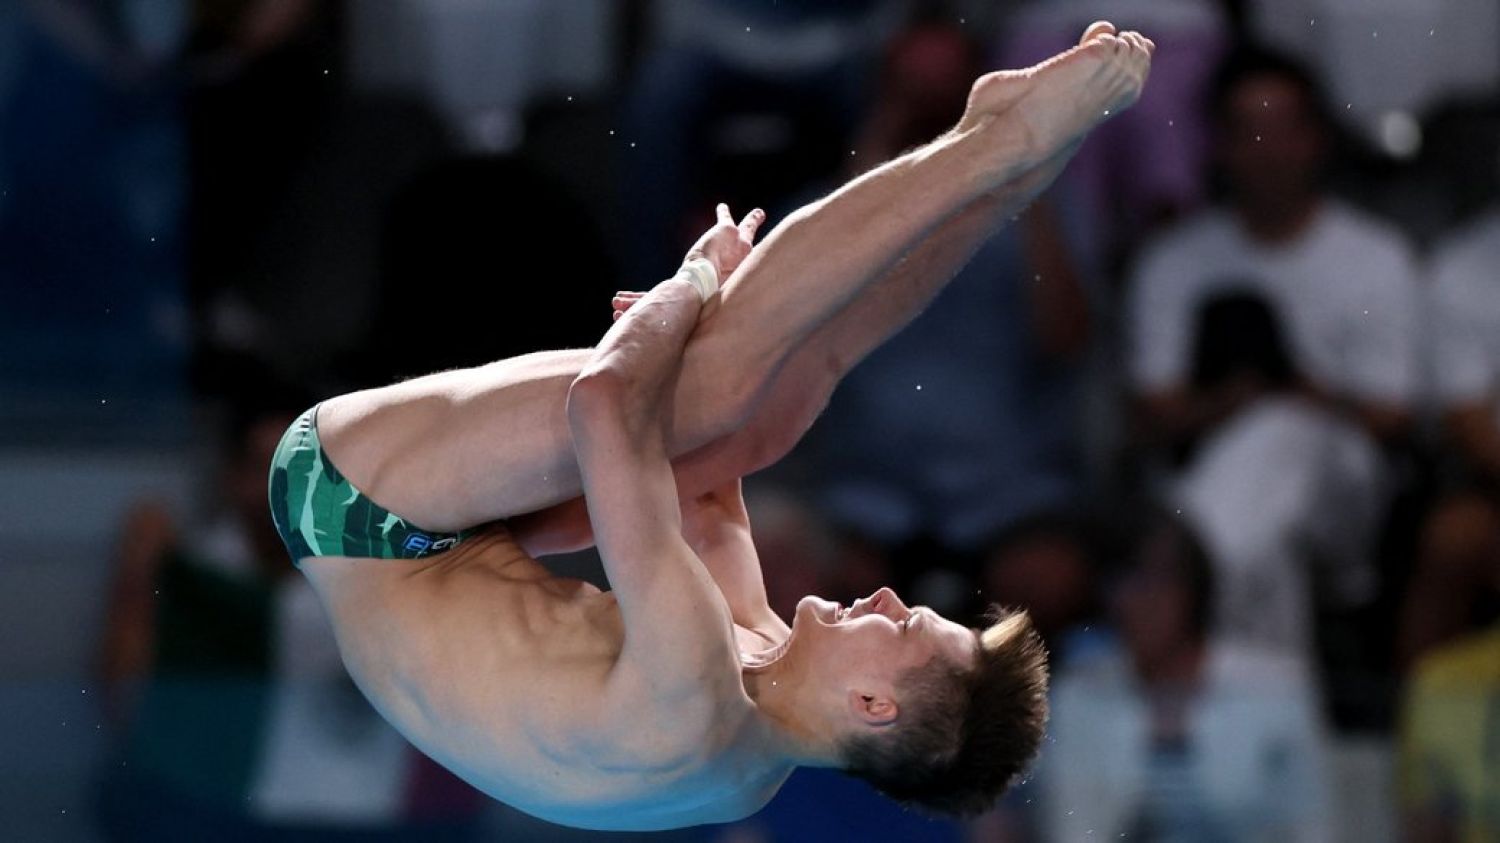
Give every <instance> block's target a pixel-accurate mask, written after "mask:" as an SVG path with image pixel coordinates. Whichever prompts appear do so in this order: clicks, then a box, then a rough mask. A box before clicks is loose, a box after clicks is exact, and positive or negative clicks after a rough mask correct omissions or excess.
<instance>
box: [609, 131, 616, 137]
mask: <svg viewBox="0 0 1500 843" xmlns="http://www.w3.org/2000/svg"><path fill="white" fill-rule="evenodd" d="M609 136H610V137H614V136H615V130H614V129H610V130H609Z"/></svg>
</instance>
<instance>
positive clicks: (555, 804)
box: [270, 23, 1154, 829]
mask: <svg viewBox="0 0 1500 843" xmlns="http://www.w3.org/2000/svg"><path fill="white" fill-rule="evenodd" d="M1153 48H1154V45H1152V43H1151V42H1150V41H1149V40H1147V39H1146V38H1144V37H1142V36H1140V35H1138V34H1136V33H1130V32H1127V33H1122V34H1117V33H1116V31H1115V28H1114V27H1113V26H1111V25H1109V24H1104V23H1101V24H1095V25H1094V26H1092V27H1090V29H1089V30H1088V32H1086V33H1085V34H1084V37H1083V39H1082V40H1081V41H1080V44H1079V46H1078V47H1076V48H1074V49H1073V50H1070V51H1068V52H1065V53H1063V54H1061V55H1059V56H1057V57H1054V58H1053V59H1051V60H1049V61H1047V62H1044V63H1043V64H1041V65H1038V66H1036V67H1033V68H1030V69H1027V70H1023V71H1010V72H1003V73H993V74H989V75H986V76H983V77H981V78H980V79H979V80H978V81H977V82H976V83H975V85H974V88H973V92H972V94H971V96H970V99H969V104H968V108H967V110H966V113H965V114H964V116H963V118H962V120H961V121H960V122H959V124H958V126H957V127H956V128H955V129H954V130H953V131H951V132H950V133H948V134H947V135H945V136H943V137H941V138H939V139H937V140H936V141H934V142H933V143H931V144H930V145H928V146H926V147H923V148H921V149H918V150H915V151H913V152H911V153H909V154H907V155H904V156H902V157H900V158H897V159H895V160H894V161H891V162H889V163H887V164H885V165H884V166H882V167H880V168H878V169H876V170H873V171H871V172H870V173H867V174H866V175H864V176H861V177H860V178H858V179H855V180H854V181H853V182H851V183H850V184H848V185H846V186H844V187H843V188H841V189H840V190H838V191H837V192H835V193H834V194H832V195H831V196H829V197H828V198H826V199H824V200H822V201H820V202H817V203H814V204H813V205H811V206H809V207H807V208H804V209H802V210H800V211H798V212H797V213H795V214H793V215H792V216H791V218H790V219H788V220H787V221H786V222H785V223H784V224H783V225H781V226H780V227H779V228H778V229H777V230H776V231H774V232H773V233H772V234H771V235H770V236H769V237H768V238H767V239H766V241H765V242H764V243H762V244H761V245H760V246H758V247H755V248H753V249H752V248H751V244H752V242H753V239H754V236H755V233H756V229H757V228H758V226H759V225H760V223H761V220H762V217H763V215H762V214H760V213H759V212H755V213H752V214H751V215H750V216H749V217H747V218H746V220H745V221H744V222H742V223H741V224H740V225H739V226H735V225H734V223H733V221H732V219H731V218H730V217H729V215H728V211H727V209H723V208H721V209H720V223H719V225H718V226H716V227H715V228H714V229H713V230H712V231H710V232H709V233H708V234H707V235H705V237H704V238H703V239H702V240H700V241H699V244H698V246H697V247H695V250H694V252H693V253H691V254H690V258H696V259H698V260H696V261H694V262H693V263H692V264H691V265H690V266H688V267H687V268H686V269H685V270H684V272H683V273H680V274H679V276H678V277H676V278H674V279H672V280H669V281H666V282H662V283H661V284H659V285H657V287H656V288H655V289H653V290H652V291H651V292H650V293H648V294H646V295H645V296H644V297H643V298H639V297H635V296H628V295H627V296H622V297H621V298H619V299H617V300H616V302H615V307H616V310H617V312H623V318H617V321H616V323H615V325H614V326H613V327H612V328H611V329H610V331H609V333H608V334H606V335H605V337H604V339H603V341H602V342H601V343H600V345H599V346H598V347H597V349H592V350H590V349H584V350H578V351H556V352H546V353H539V354H532V355H526V356H522V357H518V358H514V359H510V360H502V361H499V362H496V363H492V364H490V365H487V366H482V367H479V368H476V369H467V370H461V371H452V372H444V373H440V374H435V375H430V376H427V377H423V378H418V379H415V380H411V381H407V382H405V383H400V384H396V385H393V386H388V387H384V388H381V389H375V390H369V391H365V392H359V393H353V394H350V395H343V396H340V397H337V398H333V399H331V400H328V401H326V402H324V403H322V404H321V405H320V406H318V407H315V408H314V409H313V410H310V411H308V413H306V414H305V415H304V416H303V417H302V418H301V419H299V420H298V422H297V423H296V424H294V425H293V427H292V428H291V429H290V430H289V431H288V432H287V435H286V437H285V438H284V440H283V442H282V445H281V448H280V449H279V451H278V453H277V457H276V459H275V462H274V464H273V466H272V473H271V490H270V491H271V507H272V512H273V515H274V517H275V520H276V524H277V527H278V529H279V530H280V532H281V535H282V537H283V539H284V540H285V541H286V543H287V546H288V548H289V550H290V551H291V553H292V555H293V557H294V558H295V559H296V560H297V563H298V564H299V566H300V567H301V569H302V571H303V572H304V573H305V574H306V575H307V576H308V578H309V579H310V580H311V581H312V583H313V585H314V586H315V588H316V589H317V592H318V594H319V596H320V597H321V599H322V601H323V604H324V606H325V608H326V609H327V612H328V614H329V616H330V618H331V620H332V622H333V624H334V627H335V629H336V631H337V634H338V640H339V646H340V649H341V651H342V653H343V657H344V661H345V664H346V665H347V666H348V668H349V671H350V673H351V674H352V676H353V677H354V679H355V680H356V682H357V683H358V684H359V686H360V688H361V689H362V690H363V691H364V693H365V694H366V695H367V696H368V697H369V698H370V700H371V701H372V702H373V703H374V705H375V706H376V708H377V709H379V710H380V712H381V713H382V714H383V715H384V716H385V717H386V718H387V719H388V720H390V721H391V723H392V724H394V725H395V726H396V727H397V728H398V729H399V730H400V731H401V732H402V733H403V734H404V735H405V736H406V737H407V738H408V739H410V740H411V742H412V743H414V744H415V745H416V746H417V747H418V748H420V749H421V750H423V751H424V752H426V753H428V754H429V755H431V756H432V757H433V758H434V759H436V760H437V761H439V762H440V763H442V764H444V765H446V766H447V767H449V768H450V769H452V770H453V771H454V772H456V773H457V774H458V775H460V776H462V777H463V778H464V779H466V780H468V781H469V782H471V783H472V784H474V785H475V786H476V787H478V788H480V789H481V790H483V791H485V792H486V793H488V794H490V795H492V796H494V797H495V798H497V799H500V800H502V801H504V802H507V803H509V804H511V805H513V806H515V807H517V808H519V809H521V810H523V811H526V812H528V813H531V814H534V815H536V816H538V817H541V818H544V819H547V820H550V821H553V822H557V823H561V824H566V825H572V826H580V827H586V828H598V829H660V828H671V827H680V826H686V825H693V824H698V823H707V822H724V821H729V820H734V819H737V818H740V817H744V816H746V815H748V814H751V813H753V812H754V811H756V810H757V809H759V808H760V807H761V806H763V805H764V804H765V803H766V802H768V801H769V800H770V798H771V797H772V796H773V795H774V794H775V793H776V791H777V789H778V788H779V787H780V786H781V784H782V782H783V781H785V779H786V777H787V776H788V775H789V774H790V773H791V771H792V770H793V769H794V768H795V767H796V766H798V765H815V766H833V767H840V768H842V769H844V770H845V771H847V772H850V773H852V774H855V775H860V776H863V777H865V778H866V779H868V780H870V781H871V782H872V783H874V784H875V785H876V786H877V787H880V788H881V789H883V790H884V791H885V792H887V793H888V794H890V795H892V796H893V797H895V798H898V799H902V800H904V801H907V802H909V803H913V804H917V805H920V806H923V807H927V808H931V809H935V810H943V811H951V812H956V813H973V812H977V811H980V810H983V809H985V808H987V807H988V806H989V805H990V804H992V803H993V801H994V799H995V798H996V796H998V794H999V793H1000V792H1001V791H1003V789H1004V788H1005V787H1006V786H1007V785H1008V784H1009V783H1010V782H1011V780H1012V779H1013V778H1014V777H1015V776H1016V775H1017V773H1018V772H1019V771H1020V770H1021V769H1023V768H1024V766H1025V765H1026V763H1027V762H1028V761H1029V760H1030V758H1031V757H1032V755H1033V754H1034V753H1035V750H1036V747H1037V744H1038V743H1039V742H1040V740H1041V736H1042V731H1043V727H1044V723H1045V719H1046V698H1045V689H1046V661H1045V654H1044V653H1043V651H1042V648H1041V646H1040V644H1039V643H1038V640H1037V638H1036V635H1035V633H1034V632H1033V631H1031V629H1030V627H1029V624H1028V623H1027V621H1026V618H1025V616H1024V615H1020V614H1015V615H1009V616H1006V617H1003V618H997V619H996V621H995V623H994V624H993V625H992V626H990V627H989V628H988V629H984V630H975V629H969V628H966V627H964V626H961V625H959V624H956V623H953V622H951V621H948V620H945V619H943V618H942V617H939V616H938V615H937V614H936V613H934V612H932V611H930V610H928V609H925V608H923V607H916V608H910V607H908V606H906V605H905V604H904V603H903V602H902V601H901V600H900V599H899V598H898V597H897V596H896V594H895V593H894V592H892V591H890V590H889V589H881V590H880V591H877V592H876V593H874V594H872V595H871V596H869V597H867V598H864V599H861V600H859V601H857V602H855V603H854V605H853V606H851V607H848V608H844V607H840V606H838V605H836V604H833V603H830V602H827V601H824V600H821V599H818V598H815V597H808V598H806V599H804V600H803V601H802V602H801V603H800V604H799V605H798V607H797V610H796V614H795V617H794V618H793V619H792V623H791V625H790V626H788V625H787V624H786V623H784V622H783V621H782V619H780V618H778V617H777V616H776V615H775V614H774V613H773V612H772V611H771V610H770V609H769V608H768V606H767V604H766V596H765V587H764V583H763V581H762V579H761V572H760V564H759V560H758V559H757V558H756V555H755V550H754V548H753V546H752V544H751V541H750V531H749V521H748V519H747V517H746V515H745V510H744V507H743V502H742V500H741V498H740V495H739V478H740V477H742V476H743V475H745V474H746V473H749V472H751V471H753V470H755V469H757V468H760V467H762V466H764V465H766V464H768V463H770V462H772V461H774V460H776V459H779V458H780V457H781V456H782V455H784V454H785V453H786V452H787V451H788V450H789V449H790V448H791V447H792V445H793V444H794V443H795V442H796V441H797V439H798V438H800V437H801V435H802V434H803V433H804V432H805V431H806V429H807V427H808V426H809V425H811V423H812V421H813V420H814V418H815V417H816V416H817V414H818V412H819V411H821V409H822V407H823V406H824V405H825V403H826V401H827V398H828V396H829V394H830V392H831V390H832V389H833V386H834V385H835V384H836V383H837V381H838V380H839V378H840V377H841V376H842V375H843V374H844V373H845V372H847V371H848V370H849V368H850V367H852V366H853V365H854V364H855V363H856V362H857V361H858V360H860V359H861V358H862V357H863V356H864V355H865V354H867V353H868V352H869V351H870V350H871V349H873V348H874V347H875V346H876V345H877V344H879V343H880V342H881V341H882V340H884V339H885V338H886V337H887V336H889V335H890V334H891V333H893V332H894V331H895V330H897V329H898V328H900V327H901V326H902V325H904V324H905V323H906V322H907V321H909V320H910V319H911V318H912V317H913V316H914V315H915V314H916V313H917V312H919V311H920V309H921V308H922V306H923V305H924V304H925V303H926V302H927V301H929V300H930V299H931V298H932V297H933V296H934V295H936V294H937V292H938V291H939V290H940V289H941V288H942V286H943V285H944V284H945V283H946V282H947V281H948V280H949V279H950V278H951V277H952V276H953V274H954V273H955V272H956V271H957V269H958V268H959V267H960V266H962V264H963V263H964V262H965V261H966V260H968V258H969V256H970V255H971V254H972V253H973V251H974V250H975V249H976V248H977V246H978V245H979V243H981V242H982V241H983V239H984V238H985V237H986V236H987V235H989V234H990V233H991V232H993V231H994V230H995V228H996V227H998V226H999V225H1000V224H1002V223H1003V222H1004V221H1005V220H1007V219H1008V218H1009V217H1010V216H1012V215H1014V214H1016V213H1018V212H1019V211H1020V209H1022V208H1023V207H1024V206H1025V205H1026V203H1027V202H1029V201H1030V200H1031V199H1032V198H1033V197H1034V196H1035V195H1036V194H1037V193H1039V192H1040V191H1041V190H1042V189H1043V188H1045V187H1046V186H1047V185H1048V184H1049V183H1050V182H1051V181H1052V180H1053V179H1054V178H1055V177H1056V176H1057V174H1058V173H1059V172H1060V171H1061V169H1062V167H1063V165H1064V164H1065V162H1066V161H1067V160H1068V158H1069V157H1070V156H1071V155H1072V153H1073V152H1074V151H1075V150H1076V148H1077V146H1078V144H1079V143H1080V142H1081V141H1082V139H1083V138H1084V136H1085V135H1086V134H1087V133H1088V132H1089V130H1090V129H1092V128H1093V127H1094V126H1095V125H1097V124H1098V123H1100V122H1101V121H1103V120H1104V119H1106V118H1107V117H1108V116H1109V115H1110V114H1112V113H1114V112H1117V111H1118V110H1120V109H1123V108H1125V107H1127V106H1129V105H1130V104H1131V103H1133V102H1134V101H1135V99H1136V98H1137V97H1138V96H1139V93H1140V90H1141V87H1142V85H1143V84H1144V83H1145V78H1146V74H1147V71H1148V68H1149V66H1150V56H1151V52H1152V50H1153ZM705 262H707V263H710V264H712V265H713V270H705ZM577 270H583V271H586V268H583V267H579V268H574V267H571V266H570V265H569V264H568V262H567V256H566V255H559V256H558V262H557V272H558V275H559V276H563V277H565V275H566V274H567V273H568V272H570V271H577ZM715 270H716V273H715ZM715 274H717V276H718V277H724V278H727V279H728V281H727V283H726V284H725V285H724V287H723V291H722V294H721V295H712V294H711V292H712V287H713V286H714V285H715V284H716V280H717V279H716V278H713V277H712V276H713V275H715ZM705 276H709V277H705ZM548 283H562V281H561V280H560V279H556V278H555V279H548ZM703 299H707V302H706V303H703V304H700V301H702V300H703ZM669 460H671V462H669ZM335 466H336V467H335ZM580 492H583V493H584V495H585V498H586V500H587V507H586V509H585V506H584V504H583V502H582V500H580V499H579V498H578V497H577V496H578V495H579V493H580ZM377 501H378V503H377ZM418 525H420V526H418ZM590 543H597V545H598V547H599V551H600V554H601V556H602V557H603V560H604V567H605V571H606V573H607V575H608V577H609V582H610V585H611V588H612V589H613V590H612V591H608V592H601V591H599V590H598V589H596V588H594V587H592V586H590V585H587V584H585V583H581V582H578V581H576V580H566V579H561V578H558V577H554V576H552V575H551V574H550V573H549V572H548V571H547V570H546V569H544V568H543V567H542V566H541V565H540V564H539V563H537V562H536V560H535V557H536V556H541V555H545V554H548V553H555V552H559V551H563V550H570V549H574V548H577V547H581V546H587V545H588V544H590Z"/></svg>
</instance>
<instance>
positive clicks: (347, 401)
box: [318, 350, 590, 531]
mask: <svg viewBox="0 0 1500 843" xmlns="http://www.w3.org/2000/svg"><path fill="white" fill-rule="evenodd" d="M589 354H590V352H589V351H588V350H580V351H555V352H542V353H538V354H528V355H524V356H521V357H516V358H511V359H509V360H502V361H499V362H496V363H491V364H489V365H487V366H480V367H477V368H472V369H460V370H455V371H450V372H441V373H438V374H434V375H428V376H425V377H421V378H415V379H413V380H409V381H404V382H402V383H398V384H393V385H391V386H386V387H381V388H379V389H372V390H366V391H363V392H356V393H351V394H348V395H342V396H339V397H337V398H334V399H331V400H329V401H327V402H325V403H324V404H323V405H322V406H320V407H319V410H318V434H319V438H320V439H321V440H322V444H323V448H324V451H325V453H326V455H327V457H328V459H329V460H330V461H331V462H332V463H333V464H334V465H335V466H337V468H338V470H339V471H340V472H341V473H342V474H343V475H344V476H345V477H347V478H348V479H349V481H350V483H352V484H353V485H354V487H355V488H357V489H359V490H360V491H361V492H363V493H364V494H365V495H366V496H367V497H369V498H370V499H371V500H373V501H375V502H376V503H377V504H379V505H380V506H382V507H384V508H385V509H387V510H390V511H391V512H392V513H394V514H396V515H397V516H399V517H401V518H404V519H407V520H409V521H411V522H412V523H413V524H415V525H418V526H420V527H422V528H424V529H428V530H434V531H457V530H461V529H466V528H469V527H473V526H475V525H477V524H482V523H485V522H487V521H493V520H496V519H500V518H507V517H510V516H513V515H517V514H520V513H523V512H530V511H532V510H536V509H540V508H542V507H545V506H549V505H551V504H553V503H556V502H558V501H562V500H566V499H568V498H569V497H572V496H573V495H576V494H577V492H578V486H579V482H578V471H577V465H576V461H575V458H574V456H573V446H572V440H571V438H570V437H569V435H568V425H567V418H566V404H567V395H568V387H569V386H570V385H571V384H572V382H573V379H574V378H575V377H576V376H577V374H578V371H579V369H580V368H581V367H582V366H583V365H584V363H586V362H587V361H588V358H589Z"/></svg>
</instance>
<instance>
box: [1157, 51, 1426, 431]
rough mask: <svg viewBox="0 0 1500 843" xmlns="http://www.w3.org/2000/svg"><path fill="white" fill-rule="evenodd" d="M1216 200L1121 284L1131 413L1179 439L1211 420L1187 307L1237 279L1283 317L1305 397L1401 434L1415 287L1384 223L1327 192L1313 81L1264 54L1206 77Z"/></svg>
mask: <svg viewBox="0 0 1500 843" xmlns="http://www.w3.org/2000/svg"><path fill="white" fill-rule="evenodd" d="M1214 91H1215V94H1214V97H1213V106H1212V107H1213V109H1214V119H1215V128H1216V132H1217V135H1216V140H1215V159H1216V161H1217V164H1218V167H1219V170H1220V173H1221V176H1222V179H1223V185H1224V188H1225V199H1226V200H1227V201H1226V203H1225V204H1224V205H1223V206H1221V207H1218V208H1216V209H1213V210H1209V211H1206V212H1204V213H1202V214H1199V215H1197V216H1195V217H1192V218H1189V219H1188V220H1187V221H1185V223H1184V224H1183V225H1181V226H1179V227H1178V228H1177V229H1176V230H1174V231H1172V232H1170V233H1169V234H1167V235H1166V236H1164V237H1163V238H1161V239H1160V240H1158V241H1157V242H1155V243H1154V244H1152V245H1151V247H1150V248H1148V249H1147V250H1146V252H1145V254H1144V255H1143V257H1142V259H1141V260H1140V261H1139V263H1138V265H1137V268H1136V272H1135V275H1134V278H1133V279H1132V282H1131V289H1130V292H1129V294H1130V303H1129V306H1130V310H1129V314H1128V319H1129V322H1130V325H1129V327H1130V329H1131V335H1132V336H1131V339H1132V342H1133V348H1132V349H1131V355H1130V376H1131V380H1132V383H1133V387H1134V390H1135V391H1136V393H1137V394H1138V397H1139V398H1140V401H1141V405H1142V410H1143V411H1144V412H1143V421H1145V422H1146V426H1147V428H1148V429H1149V430H1150V431H1151V432H1152V433H1154V434H1156V436H1157V438H1159V439H1164V440H1166V441H1169V442H1180V441H1182V440H1185V439H1188V438H1191V437H1192V436H1194V435H1196V434H1200V433H1202V432H1204V428H1205V427H1206V426H1207V424H1208V423H1209V422H1210V421H1212V420H1213V419H1212V415H1211V414H1210V413H1208V412H1207V411H1206V408H1205V407H1204V406H1203V405H1202V404H1201V401H1199V400H1196V399H1198V398H1200V397H1201V396H1195V395H1194V394H1193V393H1192V391H1191V390H1190V389H1188V388H1187V383H1186V380H1187V377H1186V375H1187V371H1188V368H1189V361H1188V351H1189V348H1188V345H1189V337H1190V333H1189V332H1190V330H1191V315H1192V313H1193V312H1194V310H1195V308H1196V307H1197V306H1198V305H1199V304H1201V303H1202V302H1203V301H1204V299H1205V297H1206V296H1208V295H1210V294H1211V293H1213V292H1214V291H1216V290H1221V289H1223V288H1224V287H1226V286H1227V285H1230V284H1234V285H1249V286H1251V287H1253V288H1254V289H1256V290H1258V291H1259V292H1260V293H1261V294H1262V295H1264V296H1265V297H1266V298H1267V299H1269V300H1270V301H1271V302H1272V303H1273V304H1274V305H1275V306H1276V308H1277V309H1278V310H1279V311H1280V313H1281V314H1282V318H1283V319H1284V320H1285V321H1286V328H1287V330H1288V340H1289V345H1290V350H1291V354H1292V358H1293V361H1294V362H1295V363H1296V365H1297V367H1298V369H1300V370H1301V371H1302V373H1303V375H1304V377H1305V380H1306V381H1307V382H1308V386H1309V390H1308V392H1309V394H1310V395H1314V396H1316V397H1317V398H1318V399H1319V400H1320V401H1322V402H1323V403H1324V404H1326V405H1327V406H1330V407H1332V408H1335V409H1337V410H1338V411H1339V412H1341V413H1344V414H1346V415H1348V416H1350V417H1351V418H1354V419H1356V420H1358V421H1359V423H1360V424H1361V425H1362V426H1363V427H1364V428H1365V429H1366V430H1368V431H1369V432H1370V433H1371V434H1372V435H1373V436H1374V437H1375V438H1377V439H1379V440H1382V441H1389V440H1392V439H1395V438H1399V436H1400V435H1401V434H1403V433H1404V432H1405V431H1406V430H1407V428H1408V427H1409V422H1410V412H1409V410H1410V406H1409V405H1410V402H1411V400H1412V397H1413V392H1414V390H1415V387H1416V380H1417V373H1416V357H1417V355H1416V342H1417V303H1418V302H1417V297H1418V293H1417V286H1416V282H1415V274H1416V271H1415V265H1414V260H1413V256H1412V254H1411V251H1410V249H1409V247H1408V246H1407V244H1406V243H1405V242H1404V241H1403V239H1402V238H1401V236H1400V235H1399V234H1397V233H1396V232H1395V230H1394V229H1392V228H1390V227H1389V226H1386V225H1384V224H1382V223H1380V222H1377V221H1375V220H1373V219H1371V218H1370V217H1367V216H1365V215H1364V214H1362V213H1360V212H1358V211H1355V210H1354V209H1352V208H1350V207H1348V206H1346V205H1344V204H1343V203H1341V202H1339V201H1337V200H1335V199H1334V198H1332V197H1331V196H1329V195H1327V193H1326V192H1325V190H1324V189H1323V184H1322V176H1323V171H1324V165H1325V160H1326V157H1327V153H1328V150H1329V144H1330V129H1329V122H1328V119H1327V117H1326V109H1325V108H1324V107H1323V105H1322V99H1321V96H1320V95H1319V92H1318V86H1317V83H1316V82H1315V80H1314V79H1313V78H1312V77H1311V76H1309V75H1308V74H1307V73H1306V71H1304V70H1303V69H1301V68H1300V67H1299V66H1298V65H1297V64H1295V63H1294V62H1293V61H1291V60H1289V59H1286V58H1284V57H1280V56H1277V55H1275V54H1272V53H1268V52H1263V51H1245V52H1242V53H1240V54H1237V55H1235V56H1233V57H1231V58H1230V59H1229V60H1228V62H1227V63H1226V64H1225V66H1224V68H1223V69H1222V70H1221V71H1220V74H1219V76H1218V79H1217V81H1216V84H1215V86H1214Z"/></svg>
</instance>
